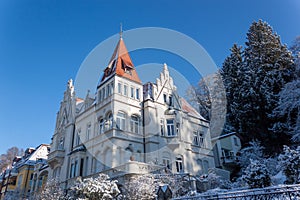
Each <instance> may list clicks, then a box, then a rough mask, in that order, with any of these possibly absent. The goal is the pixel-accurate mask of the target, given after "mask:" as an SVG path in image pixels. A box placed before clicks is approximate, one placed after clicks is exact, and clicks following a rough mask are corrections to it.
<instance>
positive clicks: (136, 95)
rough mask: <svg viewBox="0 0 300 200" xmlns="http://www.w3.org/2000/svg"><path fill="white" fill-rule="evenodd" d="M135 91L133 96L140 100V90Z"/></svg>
mask: <svg viewBox="0 0 300 200" xmlns="http://www.w3.org/2000/svg"><path fill="white" fill-rule="evenodd" d="M135 91H136V94H135V97H136V99H140V89H139V88H136V90H135Z"/></svg>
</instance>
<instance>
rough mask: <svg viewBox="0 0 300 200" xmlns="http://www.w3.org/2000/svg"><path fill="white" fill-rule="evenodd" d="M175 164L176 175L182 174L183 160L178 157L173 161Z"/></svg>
mask: <svg viewBox="0 0 300 200" xmlns="http://www.w3.org/2000/svg"><path fill="white" fill-rule="evenodd" d="M175 163H176V172H177V173H182V172H183V170H184V169H183V158H182V157H181V156H180V157H176V160H175Z"/></svg>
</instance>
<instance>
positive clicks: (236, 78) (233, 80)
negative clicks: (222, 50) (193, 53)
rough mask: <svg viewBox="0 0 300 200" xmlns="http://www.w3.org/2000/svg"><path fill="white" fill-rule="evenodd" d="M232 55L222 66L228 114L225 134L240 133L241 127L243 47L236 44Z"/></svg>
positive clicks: (232, 49)
mask: <svg viewBox="0 0 300 200" xmlns="http://www.w3.org/2000/svg"><path fill="white" fill-rule="evenodd" d="M230 51H231V54H230V56H228V57H227V58H226V59H225V61H224V63H223V66H222V69H221V76H222V79H223V83H224V86H225V90H226V100H227V106H226V107H227V114H226V130H227V131H226V130H225V132H231V131H238V130H239V129H238V127H239V120H238V117H237V116H238V115H239V112H238V111H239V110H240V109H241V101H242V99H241V95H240V92H239V89H240V86H241V80H242V79H241V77H242V76H243V73H241V72H242V71H241V70H242V64H243V58H242V47H239V46H238V45H237V44H234V45H233V47H232V48H231V49H230Z"/></svg>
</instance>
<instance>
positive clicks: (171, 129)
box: [167, 119, 175, 136]
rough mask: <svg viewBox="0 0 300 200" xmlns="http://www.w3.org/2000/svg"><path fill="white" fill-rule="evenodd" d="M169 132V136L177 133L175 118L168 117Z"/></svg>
mask: <svg viewBox="0 0 300 200" xmlns="http://www.w3.org/2000/svg"><path fill="white" fill-rule="evenodd" d="M167 132H168V136H174V135H175V130H174V120H173V119H167Z"/></svg>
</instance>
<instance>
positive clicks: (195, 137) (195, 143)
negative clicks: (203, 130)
mask: <svg viewBox="0 0 300 200" xmlns="http://www.w3.org/2000/svg"><path fill="white" fill-rule="evenodd" d="M193 134H194V139H193V144H194V145H197V146H199V137H198V132H197V131H194V132H193Z"/></svg>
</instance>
